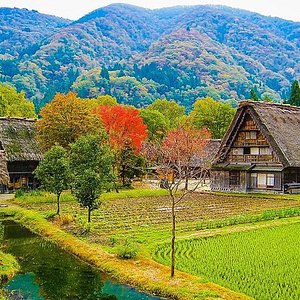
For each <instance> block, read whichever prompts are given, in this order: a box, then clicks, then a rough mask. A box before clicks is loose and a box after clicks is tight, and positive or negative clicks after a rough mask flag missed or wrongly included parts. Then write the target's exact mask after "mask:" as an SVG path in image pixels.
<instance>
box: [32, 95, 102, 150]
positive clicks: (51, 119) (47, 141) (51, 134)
mask: <svg viewBox="0 0 300 300" xmlns="http://www.w3.org/2000/svg"><path fill="white" fill-rule="evenodd" d="M40 115H41V119H40V120H38V121H37V123H36V129H37V138H38V141H39V143H40V145H41V147H42V148H43V149H44V150H47V149H49V148H51V147H52V146H54V145H60V146H62V147H64V148H68V147H69V145H70V144H71V143H73V142H74V141H75V140H76V139H77V138H78V137H80V136H81V135H86V134H94V135H98V134H99V133H100V132H101V131H103V126H102V122H101V120H100V119H99V117H97V116H96V115H95V114H93V113H91V111H90V108H89V106H88V105H87V102H86V101H85V100H82V99H80V98H78V97H77V95H76V94H75V93H72V92H69V93H68V94H66V95H64V94H59V93H58V94H56V95H55V97H54V99H53V100H52V101H51V102H50V103H48V104H47V105H46V106H45V107H43V108H42V110H41V112H40Z"/></svg>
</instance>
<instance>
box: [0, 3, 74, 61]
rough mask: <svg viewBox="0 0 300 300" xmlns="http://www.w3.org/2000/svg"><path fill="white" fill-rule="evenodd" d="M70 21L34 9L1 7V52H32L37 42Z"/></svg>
mask: <svg viewBox="0 0 300 300" xmlns="http://www.w3.org/2000/svg"><path fill="white" fill-rule="evenodd" d="M70 22H71V21H69V20H65V19H62V18H58V17H55V16H49V15H44V14H40V13H39V12H37V11H34V10H27V9H18V8H0V54H10V55H12V56H16V57H20V56H23V55H25V54H26V53H28V54H32V53H33V52H34V50H33V49H34V47H35V49H37V48H38V45H37V44H40V43H41V41H42V40H44V39H45V38H47V37H49V36H50V35H52V34H53V33H54V32H56V31H57V30H58V29H60V28H63V27H65V26H67V25H68V24H70Z"/></svg>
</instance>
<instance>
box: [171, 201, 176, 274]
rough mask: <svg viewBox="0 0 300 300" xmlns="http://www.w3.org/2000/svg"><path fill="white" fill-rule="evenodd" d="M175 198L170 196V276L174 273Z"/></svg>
mask: <svg viewBox="0 0 300 300" xmlns="http://www.w3.org/2000/svg"><path fill="white" fill-rule="evenodd" d="M175 230H176V216H175V199H174V198H173V197H172V239H171V277H174V274H175V233H176V231H175Z"/></svg>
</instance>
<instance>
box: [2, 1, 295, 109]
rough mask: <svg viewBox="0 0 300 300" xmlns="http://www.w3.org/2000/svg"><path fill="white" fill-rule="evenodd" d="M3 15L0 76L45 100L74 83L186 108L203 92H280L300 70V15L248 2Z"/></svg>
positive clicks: (232, 96) (220, 95)
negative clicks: (260, 10)
mask: <svg viewBox="0 0 300 300" xmlns="http://www.w3.org/2000/svg"><path fill="white" fill-rule="evenodd" d="M2 16H9V17H5V18H2ZM0 17H1V18H0V54H2V55H1V56H0V68H1V69H0V80H1V81H2V82H10V83H12V84H13V85H15V86H16V87H17V89H18V90H21V89H23V90H25V91H26V94H27V96H28V97H30V98H31V99H33V100H34V102H35V104H36V106H37V107H38V108H39V107H41V106H43V105H44V104H45V103H46V102H48V101H49V100H50V99H51V98H52V97H53V96H54V94H55V93H56V92H57V91H60V92H67V91H68V90H70V89H71V90H74V91H76V92H78V94H79V95H80V96H81V97H96V96H97V95H99V94H111V95H113V96H115V97H117V99H118V100H119V101H120V102H123V103H128V104H133V105H136V106H143V105H146V104H149V103H151V102H153V100H154V99H156V98H163V97H167V98H168V99H175V100H176V101H178V102H180V103H181V104H183V105H185V106H186V107H187V108H191V107H192V105H193V103H194V101H195V99H197V98H198V97H202V96H212V97H214V98H215V99H224V100H227V101H230V102H232V103H234V102H235V101H236V100H240V99H245V98H249V96H250V90H251V88H254V90H255V91H256V92H257V94H258V95H259V96H261V97H266V96H267V97H269V98H271V99H273V100H274V101H279V99H280V98H286V97H288V94H289V88H290V85H291V82H292V80H293V79H298V78H299V77H300V50H299V46H300V23H297V22H292V21H286V20H282V19H279V18H271V17H265V16H262V15H259V14H256V13H251V12H248V11H244V10H238V9H232V8H228V7H223V6H208V5H207V6H205V5H204V6H203V5H201V6H190V7H173V8H165V9H157V10H149V9H143V8H140V7H135V6H131V5H125V4H113V5H109V6H107V7H104V8H100V9H98V10H95V11H93V12H91V13H90V14H88V15H86V16H84V17H82V18H81V19H79V20H77V21H75V22H70V21H68V20H63V19H60V18H56V17H52V16H46V15H42V14H39V13H38V12H35V11H28V10H20V9H0ZM10 31H11V32H12V33H13V34H9V32H10Z"/></svg>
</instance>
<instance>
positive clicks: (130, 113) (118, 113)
mask: <svg viewBox="0 0 300 300" xmlns="http://www.w3.org/2000/svg"><path fill="white" fill-rule="evenodd" d="M94 113H95V114H97V115H99V116H100V118H101V120H102V122H103V125H104V128H105V130H106V132H107V135H108V138H109V141H110V144H111V146H112V148H113V149H114V150H115V151H120V150H122V149H123V148H124V147H125V145H128V144H129V145H130V146H131V147H132V148H134V150H135V151H136V152H139V151H140V150H141V147H142V143H143V142H144V141H145V140H146V138H147V126H146V125H145V124H144V122H143V119H142V118H141V117H140V115H139V111H138V110H137V109H136V108H133V107H130V106H123V105H115V106H99V107H98V108H96V109H95V110H94Z"/></svg>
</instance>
